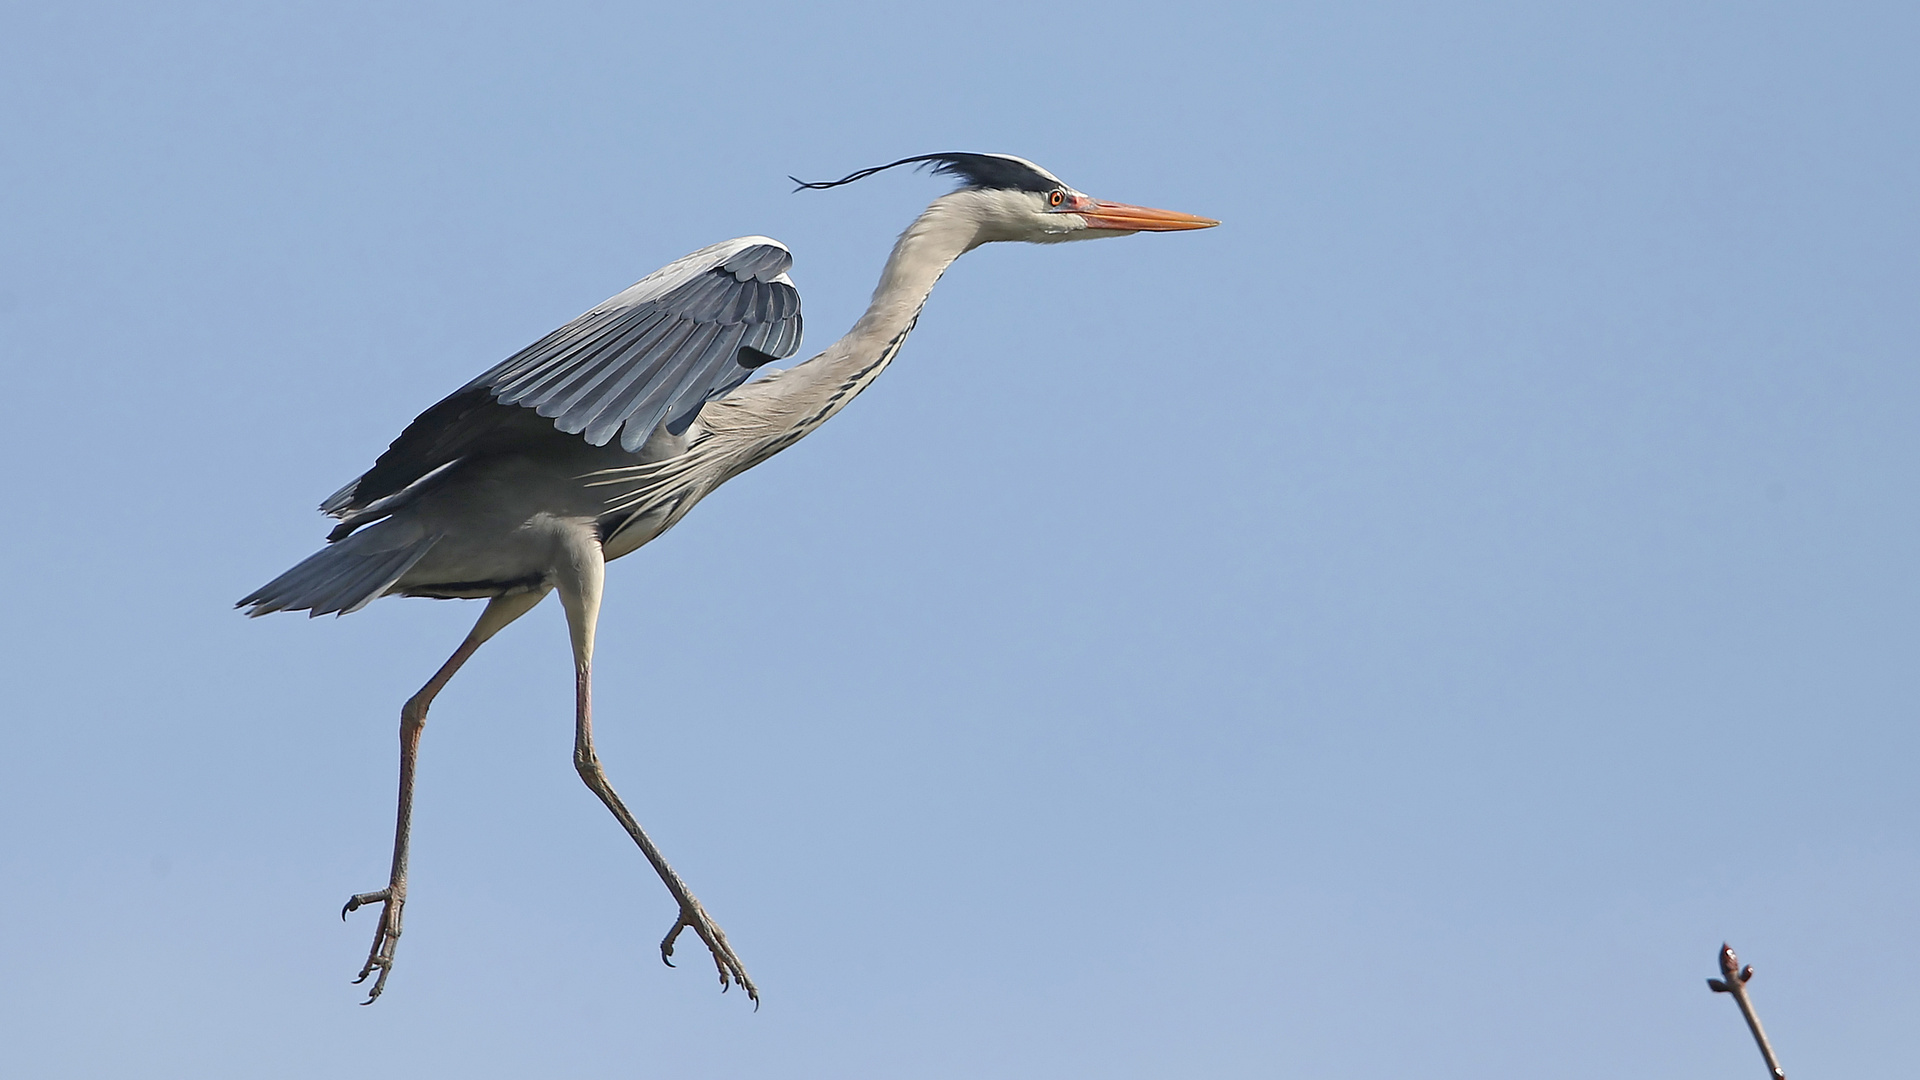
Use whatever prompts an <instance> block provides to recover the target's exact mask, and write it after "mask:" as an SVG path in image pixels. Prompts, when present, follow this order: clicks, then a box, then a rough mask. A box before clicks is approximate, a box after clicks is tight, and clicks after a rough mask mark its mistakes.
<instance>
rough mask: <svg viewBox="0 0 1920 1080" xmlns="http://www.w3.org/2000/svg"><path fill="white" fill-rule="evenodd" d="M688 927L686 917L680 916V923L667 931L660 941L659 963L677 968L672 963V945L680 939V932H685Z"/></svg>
mask: <svg viewBox="0 0 1920 1080" xmlns="http://www.w3.org/2000/svg"><path fill="white" fill-rule="evenodd" d="M689 925H690V924H689V923H688V922H687V919H686V916H684V915H682V916H681V917H680V921H678V922H676V923H674V924H673V929H671V930H669V931H667V936H666V937H664V938H661V939H660V962H661V963H663V964H665V965H667V966H668V967H676V966H678V965H676V964H675V963H674V962H673V943H674V941H675V940H676V939H678V938H679V937H680V931H682V930H685V929H686V928H687V927H688V926H689Z"/></svg>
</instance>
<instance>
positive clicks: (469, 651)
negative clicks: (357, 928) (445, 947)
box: [340, 589, 547, 1005]
mask: <svg viewBox="0 0 1920 1080" xmlns="http://www.w3.org/2000/svg"><path fill="white" fill-rule="evenodd" d="M546 595H547V590H545V589H541V590H539V591H538V592H528V593H518V594H515V595H513V596H496V597H494V598H493V599H492V600H490V601H488V602H487V610H485V611H483V612H481V613H480V621H479V622H477V623H475V624H474V625H473V629H472V630H471V631H469V632H468V633H467V639H466V640H465V641H462V642H461V643H460V647H459V648H458V649H455V650H454V651H453V655H452V656H450V657H448V658H447V662H446V663H444V664H441V665H440V670H439V671H436V672H434V674H433V678H431V679H428V680H427V685H425V686H423V687H421V688H420V692H419V693H417V694H415V695H413V696H412V697H410V698H408V699H407V703H406V704H405V705H403V706H401V707H400V807H399V810H398V811H397V813H396V814H395V821H394V828H393V872H392V874H391V875H390V876H389V877H388V879H387V887H386V888H384V889H381V890H379V891H378V892H369V893H360V894H359V895H357V896H355V897H353V898H352V899H350V900H348V901H347V906H346V907H344V908H341V909H340V917H341V918H342V919H344V918H346V917H347V912H349V911H357V910H359V909H360V907H361V906H362V905H365V904H371V903H375V902H378V903H379V904H380V905H381V907H380V925H379V926H377V927H375V928H374V931H373V948H372V949H371V950H369V951H368V952H367V963H366V966H364V967H362V968H361V969H360V977H359V978H357V979H355V980H353V981H354V982H355V983H363V982H366V981H367V978H368V976H371V975H373V973H374V971H375V970H376V969H378V970H379V972H380V974H379V977H378V978H375V979H374V980H373V988H372V989H371V990H369V991H367V1000H366V1001H364V1002H362V1003H361V1004H363V1005H371V1004H373V1002H374V999H376V998H378V997H379V996H380V992H381V991H382V990H385V989H386V988H387V976H388V975H389V974H391V973H392V971H393V950H394V949H395V948H396V947H398V946H399V944H400V914H401V910H402V909H403V908H405V907H406V903H407V846H408V840H409V838H410V836H411V834H412V830H413V763H414V757H415V755H416V754H417V753H418V752H419V750H420V730H421V729H422V728H424V727H426V726H427V707H428V706H430V705H432V704H433V699H434V698H435V697H437V696H439V693H440V691H441V690H442V689H443V688H445V687H446V685H447V682H448V680H450V679H452V678H453V673H454V672H456V671H459V670H460V665H462V664H464V663H466V662H467V658H468V657H471V656H472V655H473V654H474V653H475V652H476V651H477V650H478V649H479V648H480V646H482V645H484V644H486V642H487V639H488V638H490V637H492V636H493V635H495V634H497V633H499V632H500V631H501V629H502V628H504V627H505V626H506V625H507V624H508V623H510V622H512V621H513V620H515V619H517V618H519V617H520V616H522V615H525V614H526V613H527V612H529V611H531V610H533V606H534V605H535V604H538V603H539V602H540V601H541V600H543V599H545V597H546Z"/></svg>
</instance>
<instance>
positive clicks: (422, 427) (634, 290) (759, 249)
mask: <svg viewBox="0 0 1920 1080" xmlns="http://www.w3.org/2000/svg"><path fill="white" fill-rule="evenodd" d="M792 265H793V255H792V254H791V253H790V252H788V251H787V249H786V247H785V246H784V245H782V244H781V243H780V242H779V241H777V240H770V239H768V238H767V237H764V236H746V237H741V238H739V239H737V240H729V241H726V242H725V243H721V244H715V245H713V246H712V247H707V248H702V249H701V250H699V251H696V252H694V253H693V254H691V255H688V256H686V257H685V258H682V259H678V260H676V261H674V262H672V263H669V264H667V265H666V266H664V267H662V268H660V269H659V270H657V271H655V272H653V273H652V274H649V275H647V276H646V277H645V278H642V279H641V280H640V281H638V282H636V283H634V285H633V286H632V287H630V288H628V289H626V290H625V291H623V292H621V293H619V294H617V295H615V296H612V297H610V298H608V299H607V300H605V301H603V302H602V303H600V304H597V305H595V306H594V307H593V308H592V309H591V310H589V311H587V312H586V313H585V314H583V315H581V316H580V317H579V318H577V319H574V320H573V321H571V322H569V323H567V324H566V325H565V326H562V327H560V328H559V329H557V330H554V331H553V332H552V333H550V334H547V335H545V336H543V337H541V338H540V339H539V340H538V341H535V342H534V343H533V344H531V345H529V346H527V347H526V348H524V349H522V350H520V351H519V352H517V353H515V354H513V355H512V356H510V357H508V358H506V359H505V360H503V361H501V362H500V363H498V364H496V365H494V366H493V367H492V368H490V369H489V370H488V371H486V372H485V373H484V374H482V375H481V376H480V377H479V378H477V379H475V380H473V381H472V382H470V383H468V384H467V385H466V386H464V387H461V388H460V389H459V390H458V391H456V392H455V393H453V394H451V395H449V396H448V397H447V398H445V399H444V400H442V401H440V402H439V403H438V404H436V405H434V406H433V407H432V408H430V409H428V410H427V411H426V412H423V413H421V414H420V415H419V416H418V417H417V418H415V419H414V421H413V423H411V424H409V425H407V429H406V430H405V431H403V432H401V433H400V437H399V438H397V439H395V440H394V441H393V444H392V445H391V446H389V447H388V448H387V451H386V453H384V454H381V455H380V458H379V460H378V461H376V462H375V463H374V466H373V468H372V469H370V470H368V472H367V473H366V474H365V475H363V476H362V477H360V479H358V480H356V481H354V482H353V483H352V484H349V485H348V486H347V487H345V488H342V489H341V490H340V491H338V492H336V493H335V494H334V495H333V496H332V497H331V498H329V499H328V500H327V501H326V502H325V503H323V504H322V505H321V509H322V510H325V511H326V512H327V513H329V514H332V515H334V516H335V517H341V518H352V517H355V516H356V515H361V514H365V512H366V510H367V508H368V507H369V506H371V505H372V504H373V503H375V502H377V501H378V500H380V499H382V498H385V497H387V496H391V495H393V494H395V493H397V492H400V491H402V490H404V489H406V488H407V487H408V486H409V485H411V484H413V483H415V482H416V481H419V480H420V479H421V478H423V477H426V476H428V474H430V473H432V472H433V471H434V470H435V469H439V468H442V467H444V466H446V465H448V464H449V463H451V462H453V461H455V460H457V459H459V458H462V457H468V458H471V457H473V456H475V455H485V454H490V453H500V452H504V451H507V450H510V449H512V448H513V447H515V446H517V445H524V444H525V442H526V440H528V439H531V438H537V437H539V436H540V433H541V432H542V431H546V432H552V431H555V430H558V431H560V432H564V433H566V434H569V435H579V436H581V437H582V438H584V439H586V440H587V441H588V442H589V443H592V444H593V445H595V446H604V445H606V444H607V443H608V442H610V441H611V440H612V439H614V438H615V437H616V436H617V437H618V438H619V439H620V445H621V447H623V448H624V449H626V450H628V451H629V452H631V451H636V450H638V449H639V448H640V447H641V445H642V444H644V443H645V442H646V441H647V437H648V436H650V435H651V434H652V433H653V432H654V431H655V430H656V429H658V428H659V427H661V426H662V425H663V424H665V425H668V426H669V428H670V429H671V430H674V431H675V432H676V433H678V432H681V431H684V430H685V429H686V427H687V425H688V424H691V423H692V422H693V418H694V417H695V416H697V415H698V414H699V411H700V409H701V407H702V406H704V405H705V404H706V403H707V402H709V401H712V400H713V399H714V398H716V397H720V396H722V395H724V394H727V393H730V392H731V391H732V390H733V389H734V388H736V387H738V386H739V385H740V384H741V383H743V382H745V381H746V380H747V378H748V377H749V376H751V375H752V374H753V369H754V368H755V367H757V366H759V364H763V363H765V362H766V361H767V357H768V356H771V357H773V358H774V359H780V358H783V357H787V356H791V355H793V353H794V351H795V350H797V349H798V348H799V346H800V334H801V317H800V293H799V292H798V291H797V290H796V289H795V288H794V287H793V281H792V279H790V278H789V277H787V268H788V267H790V266H792ZM748 349H751V350H754V351H751V352H750V351H745V350H748ZM379 513H380V511H376V513H375V514H372V515H366V518H365V520H368V521H371V520H375V519H376V518H377V516H378V515H379Z"/></svg>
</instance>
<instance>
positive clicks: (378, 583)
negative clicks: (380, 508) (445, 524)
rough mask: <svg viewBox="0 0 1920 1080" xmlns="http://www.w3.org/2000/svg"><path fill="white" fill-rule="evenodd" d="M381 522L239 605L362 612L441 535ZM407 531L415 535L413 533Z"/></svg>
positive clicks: (255, 609)
mask: <svg viewBox="0 0 1920 1080" xmlns="http://www.w3.org/2000/svg"><path fill="white" fill-rule="evenodd" d="M386 524H388V523H382V525H386ZM382 525H375V526H373V527H372V528H368V529H362V530H360V531H359V532H357V533H354V534H353V535H352V536H349V537H346V538H345V539H343V540H340V541H339V542H337V543H333V544H328V545H327V546H326V547H324V548H321V549H320V550H319V551H316V552H314V553H313V554H312V555H309V556H307V558H305V559H303V560H302V561H301V562H300V564H299V565H298V566H295V567H294V568H293V569H291V570H289V571H287V572H286V573H284V574H281V575H280V576H279V577H277V578H274V579H273V580H272V581H269V582H267V583H266V584H265V585H262V586H260V587H259V588H258V589H255V590H254V591H253V592H252V593H251V594H249V595H248V596H246V597H245V598H243V599H242V600H241V601H240V602H239V603H237V604H235V605H234V606H235V607H244V608H247V614H248V615H249V616H259V615H265V614H267V613H269V612H274V611H305V612H307V613H308V615H307V617H308V618H317V617H318V616H321V615H330V614H340V615H346V614H350V613H352V612H355V611H359V610H360V609H361V608H363V607H366V606H367V605H368V604H370V603H372V602H373V601H374V599H375V598H377V597H379V596H380V595H381V594H382V593H384V592H386V591H387V590H388V589H390V588H392V587H393V583H394V582H396V581H399V580H400V577H401V575H403V574H405V573H406V572H407V571H408V570H411V569H413V564H415V563H417V562H419V561H420V560H421V559H423V558H425V557H426V554H427V552H428V550H430V549H431V548H432V547H433V544H434V541H436V540H438V539H440V537H439V536H437V535H420V534H419V533H418V531H417V530H410V529H404V528H403V527H400V526H398V525H397V523H395V524H394V525H391V526H389V527H385V528H383V527H382ZM407 532H412V533H413V535H412V536H411V537H410V538H409V537H407V536H406V535H405V533H407ZM249 605H251V606H250V607H249Z"/></svg>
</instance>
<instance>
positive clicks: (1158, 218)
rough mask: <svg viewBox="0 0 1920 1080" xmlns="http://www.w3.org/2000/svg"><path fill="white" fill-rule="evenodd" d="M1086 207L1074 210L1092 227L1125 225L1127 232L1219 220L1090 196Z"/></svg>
mask: <svg viewBox="0 0 1920 1080" xmlns="http://www.w3.org/2000/svg"><path fill="white" fill-rule="evenodd" d="M1087 203H1088V205H1087V206H1086V207H1085V208H1084V209H1079V208H1076V209H1075V210H1074V211H1073V212H1074V213H1076V214H1079V215H1080V216H1081V217H1083V218H1086V219H1087V228H1089V229H1125V230H1126V231H1128V232H1182V231H1185V230H1187V229H1211V228H1213V227H1214V226H1215V225H1218V224H1220V223H1219V222H1217V221H1215V220H1213V219H1212V218H1204V217H1196V216H1195V215H1193V214H1183V213H1181V212H1180V211H1178V210H1154V209H1152V208H1150V207H1145V206H1128V205H1127V204H1126V203H1117V202H1106V201H1104V200H1101V199H1089V200H1087Z"/></svg>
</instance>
